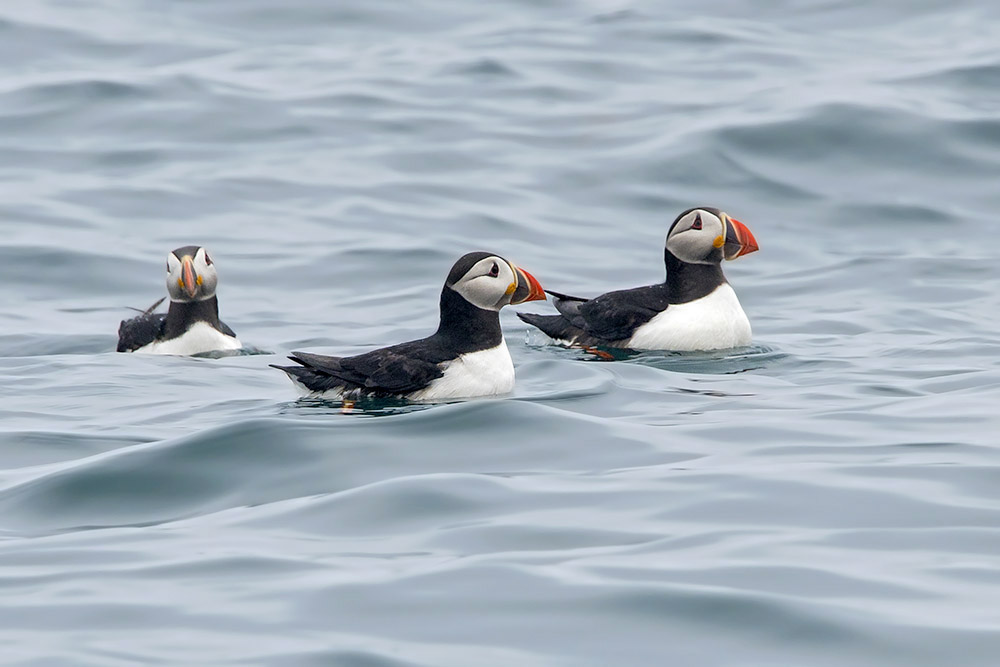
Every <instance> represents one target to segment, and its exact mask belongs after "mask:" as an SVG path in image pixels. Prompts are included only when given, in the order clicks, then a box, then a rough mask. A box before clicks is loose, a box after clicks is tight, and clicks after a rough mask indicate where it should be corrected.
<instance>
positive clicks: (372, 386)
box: [272, 343, 444, 396]
mask: <svg viewBox="0 0 1000 667" xmlns="http://www.w3.org/2000/svg"><path fill="white" fill-rule="evenodd" d="M411 347H412V344H406V343H404V344H402V345H395V346H393V347H387V348H383V349H380V350H374V351H372V352H368V353H366V354H361V355H358V356H356V357H327V356H324V355H321V354H309V353H306V352H293V353H292V355H291V356H290V357H289V359H291V360H292V361H294V362H296V363H297V364H299V366H276V365H275V366H274V368H278V369H280V370H283V371H285V372H286V373H288V374H289V375H290V376H291V377H292V378H293V379H296V380H298V381H299V382H300V383H302V385H303V386H305V387H306V388H308V389H309V390H311V391H328V390H331V389H341V390H343V391H345V392H346V391H352V390H360V391H361V392H362V393H364V394H371V395H374V396H399V395H404V394H409V393H411V392H414V391H418V390H420V389H423V388H424V387H426V386H427V385H428V384H430V382H431V381H432V380H434V379H435V378H439V377H441V376H442V375H443V374H444V373H443V371H442V370H441V368H440V367H439V366H438V365H437V363H435V362H434V361H431V360H428V359H426V358H422V357H421V356H417V355H415V354H413V353H414V352H416V349H410V348H411ZM272 365H273V364H272Z"/></svg>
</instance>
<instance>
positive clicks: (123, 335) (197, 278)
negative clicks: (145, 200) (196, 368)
mask: <svg viewBox="0 0 1000 667" xmlns="http://www.w3.org/2000/svg"><path fill="white" fill-rule="evenodd" d="M218 282H219V276H218V274H217V273H216V270H215V264H214V263H213V262H212V258H211V257H209V255H208V251H207V250H205V249H204V248H201V247H198V246H193V245H189V246H184V247H183V248H178V249H177V250H174V251H173V252H172V253H170V254H168V255H167V294H169V295H170V308H169V309H168V310H167V313H166V314H165V315H164V314H162V313H154V312H153V311H154V310H156V308H157V306H159V305H160V304H161V303H162V302H163V299H160V300H159V301H157V302H156V303H154V304H153V305H152V306H150V307H149V308H148V309H146V311H145V312H143V313H142V314H141V315H139V316H138V317H133V318H132V319H130V320H124V321H122V323H121V325H120V326H119V327H118V351H119V352H148V353H151V354H176V355H192V354H203V353H205V352H215V351H219V350H239V349H240V348H242V347H243V344H242V343H240V340H239V339H238V338H237V337H236V334H235V333H233V330H232V329H230V328H229V327H228V326H226V325H225V324H224V323H223V322H222V321H220V320H219V299H218V298H217V297H216V296H215V288H216V286H217V285H218Z"/></svg>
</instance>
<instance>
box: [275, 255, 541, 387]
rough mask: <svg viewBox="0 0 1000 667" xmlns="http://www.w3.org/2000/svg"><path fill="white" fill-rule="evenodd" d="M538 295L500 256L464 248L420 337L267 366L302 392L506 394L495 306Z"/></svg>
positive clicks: (509, 381)
mask: <svg viewBox="0 0 1000 667" xmlns="http://www.w3.org/2000/svg"><path fill="white" fill-rule="evenodd" d="M544 299H545V291H544V290H543V289H542V286H541V285H540V284H539V283H538V281H537V280H535V277H534V276H532V275H531V274H530V273H528V272H527V271H525V270H524V269H522V268H520V267H518V266H517V265H516V264H514V263H513V262H511V261H508V260H506V259H504V258H503V257H500V256H499V255H494V254H492V253H488V252H471V253H469V254H467V255H465V256H463V257H462V258H460V259H459V260H458V261H457V262H455V265H454V266H453V267H452V268H451V272H450V273H449V274H448V278H447V279H446V280H445V283H444V288H442V290H441V315H440V321H439V323H438V328H437V331H436V332H434V333H433V334H431V335H430V336H428V337H427V338H421V339H420V340H414V341H410V342H407V343H400V344H399V345H393V346H391V347H385V348H381V349H378V350H373V351H371V352H367V353H365V354H361V355H358V356H354V357H328V356H324V355H319V354H309V353H306V352H293V353H292V354H291V356H290V357H289V359H291V360H292V361H294V362H295V363H296V364H297V365H296V366H277V365H274V364H272V366H274V368H277V369H279V370H282V371H284V372H285V373H287V374H288V377H290V378H291V379H292V381H293V382H294V383H295V385H297V386H298V388H299V389H300V390H301V391H302V392H303V393H304V394H305V395H308V396H325V397H332V398H341V399H357V398H403V399H407V400H413V401H440V400H449V399H456V398H472V397H475V396H491V395H496V394H506V393H508V392H510V391H511V390H512V389H513V388H514V364H513V362H512V361H511V358H510V352H509V351H508V350H507V343H506V342H505V341H504V338H503V331H502V330H501V329H500V309H501V308H503V307H504V306H509V305H514V304H519V303H525V302H527V301H536V300H544Z"/></svg>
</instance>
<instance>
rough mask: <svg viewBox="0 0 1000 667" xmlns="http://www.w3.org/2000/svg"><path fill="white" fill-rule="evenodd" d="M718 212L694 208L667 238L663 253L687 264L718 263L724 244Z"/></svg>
mask: <svg viewBox="0 0 1000 667" xmlns="http://www.w3.org/2000/svg"><path fill="white" fill-rule="evenodd" d="M720 216H724V217H727V218H728V217H729V216H726V214H725V213H722V212H721V211H720V212H719V214H718V215H717V214H716V213H713V212H711V211H706V210H705V209H701V208H696V209H694V210H693V211H689V212H688V213H686V214H685V215H684V216H682V217H681V218H680V219H679V220H677V222H676V223H675V224H674V226H673V229H671V230H670V234H669V235H668V236H667V250H669V251H670V252H671V253H672V254H673V256H674V257H676V258H677V259H679V260H681V261H682V262H687V263H688V264H718V263H719V262H721V261H722V259H723V254H722V251H721V248H722V246H723V245H725V243H726V222H725V221H724V220H723V217H720Z"/></svg>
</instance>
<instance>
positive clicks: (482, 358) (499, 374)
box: [409, 339, 514, 401]
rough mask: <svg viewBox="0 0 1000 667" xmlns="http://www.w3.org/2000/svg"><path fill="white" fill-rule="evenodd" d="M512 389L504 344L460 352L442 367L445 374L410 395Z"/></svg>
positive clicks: (437, 395) (464, 394) (433, 398)
mask: <svg viewBox="0 0 1000 667" xmlns="http://www.w3.org/2000/svg"><path fill="white" fill-rule="evenodd" d="M513 389H514V362H513V361H511V359H510V352H509V351H508V350H507V343H506V341H504V340H503V339H501V340H500V344H499V345H497V346H496V347H494V348H491V349H489V350H480V351H479V352H469V353H468V354H463V355H462V356H460V357H458V358H457V359H455V360H454V361H452V362H449V363H448V366H447V367H446V368H445V369H444V375H442V376H441V377H439V378H437V379H436V380H434V381H433V382H431V383H430V384H429V385H428V386H427V387H425V388H424V389H421V390H420V391H416V392H414V393H412V394H410V396H409V398H410V399H412V400H415V401H436V400H443V399H449V398H472V397H474V396H494V395H496V394H507V393H509V392H511V391H512V390H513Z"/></svg>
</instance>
